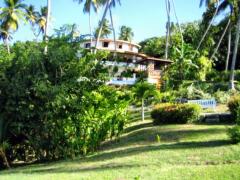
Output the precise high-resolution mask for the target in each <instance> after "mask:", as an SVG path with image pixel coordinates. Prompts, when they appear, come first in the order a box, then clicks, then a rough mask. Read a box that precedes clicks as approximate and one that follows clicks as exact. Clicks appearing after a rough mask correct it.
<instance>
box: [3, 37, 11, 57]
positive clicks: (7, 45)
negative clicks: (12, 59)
mask: <svg viewBox="0 0 240 180" xmlns="http://www.w3.org/2000/svg"><path fill="white" fill-rule="evenodd" d="M8 39H9V36H7V38H6V39H5V40H4V43H5V45H6V47H7V52H8V54H10V53H11V52H10V45H9V41H8Z"/></svg>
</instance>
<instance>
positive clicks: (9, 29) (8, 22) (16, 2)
mask: <svg viewBox="0 0 240 180" xmlns="http://www.w3.org/2000/svg"><path fill="white" fill-rule="evenodd" d="M22 2H23V0H4V1H3V3H4V7H2V8H0V22H1V25H0V27H1V29H2V31H1V34H0V39H3V41H4V43H5V45H6V46H7V50H8V53H10V47H9V39H10V34H11V33H13V32H15V31H17V30H18V27H19V24H20V21H24V22H26V19H25V18H26V8H27V6H26V5H25V4H24V3H22Z"/></svg>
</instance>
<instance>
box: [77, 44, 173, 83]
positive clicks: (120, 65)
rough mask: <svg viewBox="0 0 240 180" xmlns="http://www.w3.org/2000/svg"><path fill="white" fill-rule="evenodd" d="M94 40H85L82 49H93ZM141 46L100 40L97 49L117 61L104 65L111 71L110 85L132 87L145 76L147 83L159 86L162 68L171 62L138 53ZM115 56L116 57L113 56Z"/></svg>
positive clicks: (108, 61) (107, 62)
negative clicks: (107, 53)
mask: <svg viewBox="0 0 240 180" xmlns="http://www.w3.org/2000/svg"><path fill="white" fill-rule="evenodd" d="M95 44H96V40H92V43H91V41H90V40H86V41H84V42H83V43H81V47H82V48H86V49H90V48H93V47H95ZM140 48H141V46H139V45H138V44H135V43H132V42H128V41H123V40H116V46H115V42H114V41H113V40H111V39H100V40H99V43H98V46H97V49H98V50H107V51H110V52H111V53H112V55H113V57H115V58H114V59H116V57H117V59H118V60H117V61H116V60H115V61H111V60H106V61H105V62H104V63H105V65H106V66H108V67H109V69H111V71H110V72H111V76H112V78H111V80H110V81H109V82H108V84H111V85H117V86H122V85H133V84H135V83H136V82H137V80H138V78H140V77H142V75H144V76H145V78H146V80H147V81H148V82H149V83H152V84H156V85H157V86H160V82H161V77H162V73H163V70H164V68H166V67H167V65H169V64H170V63H172V61H170V60H165V59H159V58H154V57H150V56H148V55H146V54H142V53H139V49H140ZM115 55H116V56H115Z"/></svg>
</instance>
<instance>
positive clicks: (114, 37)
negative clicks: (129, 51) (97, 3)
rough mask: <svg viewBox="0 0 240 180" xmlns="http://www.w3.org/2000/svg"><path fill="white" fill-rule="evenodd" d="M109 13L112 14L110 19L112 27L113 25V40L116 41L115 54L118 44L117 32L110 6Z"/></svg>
mask: <svg viewBox="0 0 240 180" xmlns="http://www.w3.org/2000/svg"><path fill="white" fill-rule="evenodd" d="M109 13H110V19H111V25H112V31H113V39H114V48H115V49H114V50H115V52H116V51H117V42H116V32H115V28H114V23H113V17H112V10H111V7H110V6H109Z"/></svg>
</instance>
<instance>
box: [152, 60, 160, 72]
mask: <svg viewBox="0 0 240 180" xmlns="http://www.w3.org/2000/svg"><path fill="white" fill-rule="evenodd" d="M154 70H161V63H160V62H159V61H154Z"/></svg>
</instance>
